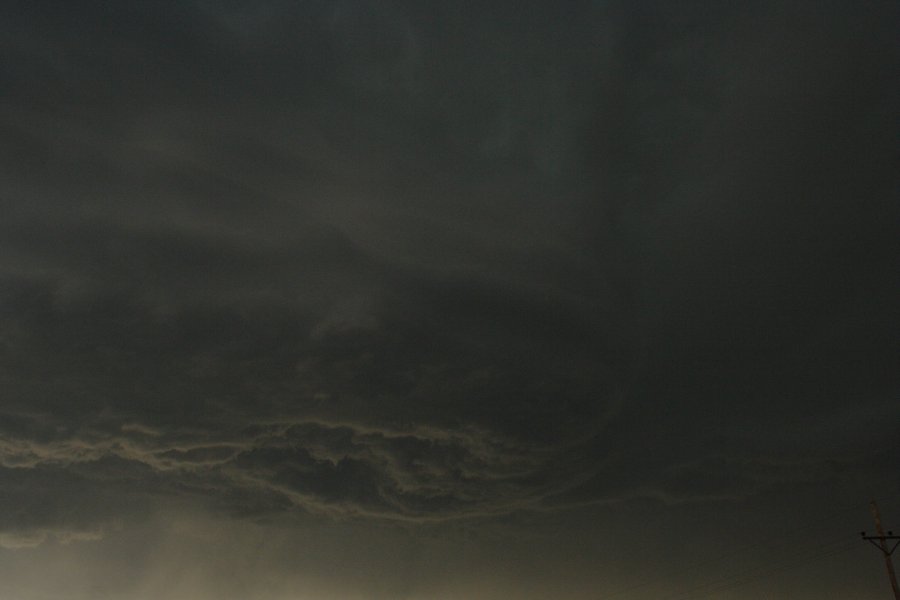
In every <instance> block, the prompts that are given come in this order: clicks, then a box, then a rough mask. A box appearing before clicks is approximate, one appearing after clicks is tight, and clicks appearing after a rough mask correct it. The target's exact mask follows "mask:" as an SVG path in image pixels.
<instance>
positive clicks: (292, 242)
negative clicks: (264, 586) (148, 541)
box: [0, 0, 900, 548]
mask: <svg viewBox="0 0 900 600" xmlns="http://www.w3.org/2000/svg"><path fill="white" fill-rule="evenodd" d="M0 23H3V25H0V28H2V35H0V40H2V41H0V57H2V58H0V80H2V82H3V84H2V85H3V90H4V91H3V98H4V99H3V101H2V104H0V169H2V179H0V181H2V183H0V211H2V214H3V217H2V219H0V389H2V390H3V392H2V395H3V396H2V403H0V503H2V505H0V508H2V510H0V515H2V516H0V545H2V546H4V547H7V548H25V547H34V546H36V545H39V544H41V543H43V542H46V541H48V540H53V539H56V540H58V541H61V542H76V541H80V540H91V539H98V538H100V537H102V536H104V535H106V534H108V532H110V531H114V530H117V529H121V528H123V527H128V526H129V525H128V524H129V523H133V522H140V520H141V519H142V518H144V517H145V516H146V515H148V514H151V513H152V512H153V511H154V510H157V509H159V508H160V507H173V506H174V507H179V506H188V505H189V506H190V507H192V509H197V508H198V507H199V509H200V510H203V511H212V512H213V513H214V514H218V515H223V516H226V517H228V518H234V519H243V520H259V521H262V520H265V519H266V518H271V517H272V516H273V515H281V516H284V515H288V516H290V515H307V516H308V515H313V516H315V517H328V518H333V519H338V520H341V519H360V520H376V521H385V522H393V523H398V524H401V525H403V526H416V525H419V524H434V523H441V522H451V521H454V520H460V519H474V518H482V519H487V520H489V519H494V518H496V519H500V518H503V517H505V516H508V515H514V514H522V513H529V512H544V513H546V512H553V511H560V510H563V509H568V510H575V509H578V508H579V507H582V508H583V507H586V506H596V505H604V504H612V503H621V502H625V501H629V500H634V499H636V498H643V499H648V498H649V499H653V500H654V501H662V502H666V503H679V502H719V501H740V500H741V499H744V498H747V497H750V496H753V495H754V494H760V493H762V492H765V491H771V490H775V489H778V490H791V489H794V488H802V487H804V486H810V485H815V484H818V483H822V482H834V481H838V482H852V483H847V485H860V486H861V487H864V486H865V485H868V483H869V482H873V481H892V482H893V483H892V484H888V485H893V488H891V489H893V490H895V491H896V489H897V487H896V486H897V484H898V482H897V480H896V469H897V466H898V462H897V455H896V449H897V446H896V442H895V441H892V440H895V439H896V434H897V432H898V429H897V426H896V424H897V423H898V422H900V419H898V417H900V409H898V405H897V403H896V393H897V383H898V381H897V375H896V357H897V353H896V340H897V333H898V319H897V311H896V309H895V307H894V299H895V298H896V292H897V285H896V283H897V279H896V266H897V265H896V257H897V256H898V253H897V251H898V245H897V236H896V229H897V227H896V226H897V223H898V216H900V215H898V211H900V208H898V207H900V203H898V202H897V200H898V198H897V190H898V189H900V188H898V185H897V184H898V181H897V174H896V164H897V163H896V159H897V139H898V138H897V135H896V134H897V128H896V126H895V125H896V123H895V119H894V118H893V115H894V113H895V112H896V106H897V105H898V101H900V88H898V83H897V81H898V80H897V78H896V77H893V76H891V74H892V73H893V74H895V73H896V68H897V66H898V64H900V60H898V47H897V43H896V41H895V39H894V38H895V31H896V27H894V25H896V23H897V8H896V6H895V5H894V4H893V3H889V2H872V3H866V4H865V5H864V6H863V5H858V4H856V3H849V2H837V1H835V2H816V3H812V2H793V3H778V2H772V3H766V2H764V3H761V4H753V5H752V6H750V5H748V6H738V5H735V4H734V3H724V4H715V5H708V4H707V3H695V2H688V3H678V4H671V5H670V4H668V3H651V2H574V3H567V4H566V5H565V6H561V7H560V6H556V5H555V4H553V3H548V2H515V3H512V2H509V3H507V2H496V3H488V4H486V5H475V4H469V3H449V4H436V3H430V2H425V3H422V2H365V1H350V0H346V1H343V0H342V1H336V2H335V1H329V2H324V1H321V2H320V1H312V2H296V3H295V2H280V1H274V0H273V1H266V2H257V3H237V2H224V3H222V2H206V1H199V0H198V1H196V2H189V1H187V0H185V1H174V0H173V1H167V2H162V3H152V4H150V3H106V4H103V3H91V2H68V3H63V4H59V3H52V2H42V1H32V2H27V3H24V2H8V3H5V4H4V5H3V8H0ZM888 124H890V126H887V125H888ZM891 478H892V479H891Z"/></svg>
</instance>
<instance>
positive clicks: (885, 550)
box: [862, 500, 900, 600]
mask: <svg viewBox="0 0 900 600" xmlns="http://www.w3.org/2000/svg"><path fill="white" fill-rule="evenodd" d="M869 507H870V508H871V509H872V516H873V517H874V518H875V532H876V533H877V535H866V532H865V531H863V532H862V539H864V540H867V541H868V542H869V543H871V544H872V545H873V546H875V547H876V548H878V549H879V550H881V553H882V554H884V565H885V567H886V568H887V574H888V579H890V580H891V589H893V590H894V600H900V587H898V586H897V575H896V574H894V563H893V562H891V554H893V553H894V550H896V549H897V546H898V545H900V535H894V532H893V531H888V532H887V535H884V529H882V528H881V513H879V512H878V505H877V504H875V501H874V500H872V503H871V504H870V505H869ZM888 542H893V545H891V546H890V547H888Z"/></svg>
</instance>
